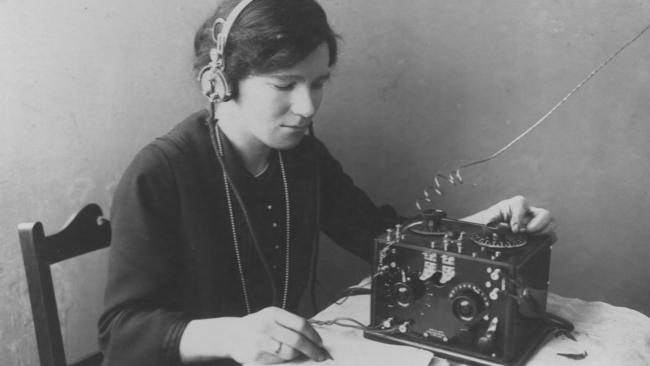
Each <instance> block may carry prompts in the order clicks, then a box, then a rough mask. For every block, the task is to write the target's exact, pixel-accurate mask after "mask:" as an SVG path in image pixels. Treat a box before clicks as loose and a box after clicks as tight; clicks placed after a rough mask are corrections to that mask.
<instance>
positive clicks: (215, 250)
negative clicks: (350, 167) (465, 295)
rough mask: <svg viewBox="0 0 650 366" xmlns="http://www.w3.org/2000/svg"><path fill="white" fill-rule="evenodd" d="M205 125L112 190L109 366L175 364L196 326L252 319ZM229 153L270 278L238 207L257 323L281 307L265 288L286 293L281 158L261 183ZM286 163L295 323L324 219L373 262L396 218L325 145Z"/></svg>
mask: <svg viewBox="0 0 650 366" xmlns="http://www.w3.org/2000/svg"><path fill="white" fill-rule="evenodd" d="M207 117H208V114H207V112H199V113H196V114H194V115H192V116H190V117H188V118H187V119H186V120H185V121H183V122H181V123H180V124H178V125H177V126H176V127H175V128H174V129H173V130H172V131H170V132H169V133H167V134H166V135H165V136H163V137H160V138H158V139H156V140H155V141H153V142H152V143H150V144H149V145H147V146H146V147H145V148H144V149H142V150H141V151H140V152H139V153H138V154H137V155H136V157H135V158H134V160H133V162H132V163H131V164H130V165H129V167H128V168H127V170H126V172H125V173H124V176H123V177H122V179H121V181H120V184H119V186H118V188H117V191H116V193H115V197H114V201H113V205H112V208H111V223H112V227H113V238H112V241H111V249H110V258H109V272H108V283H107V287H106V294H105V310H104V313H103V314H102V316H101V318H100V320H99V341H100V347H101V348H102V350H103V352H104V357H105V360H104V365H106V366H108V365H120V366H128V365H138V366H146V365H176V364H180V361H179V358H178V347H179V342H180V336H181V334H182V332H183V330H184V328H185V326H186V325H187V323H188V322H189V321H190V320H192V319H200V318H210V317H219V316H243V315H246V309H245V305H244V299H243V294H242V286H241V284H240V275H239V272H238V268H237V262H236V259H235V250H234V245H233V237H232V228H231V223H230V216H229V210H228V206H227V203H226V194H225V187H224V181H223V175H222V169H221V166H220V165H219V162H218V160H217V158H216V156H215V151H214V149H213V147H212V145H211V142H210V133H209V129H208V125H207V122H206V121H207ZM222 141H223V142H224V149H225V152H224V160H225V163H226V168H227V171H228V173H229V176H230V178H231V179H232V181H233V182H234V184H235V185H236V187H237V188H238V190H239V191H240V192H241V196H242V199H243V201H244V204H245V206H246V209H247V211H248V214H249V217H250V220H251V223H252V226H253V228H254V230H255V231H256V237H257V238H258V239H259V246H260V249H261V252H262V254H263V255H264V257H265V260H266V262H267V263H268V265H269V267H270V270H271V272H272V274H273V276H272V278H269V276H268V275H267V274H266V273H267V272H266V271H265V270H263V262H262V260H261V259H260V255H259V254H258V253H257V251H256V249H255V247H254V246H253V244H252V237H251V235H250V232H249V230H248V227H247V225H246V222H245V220H244V216H243V214H242V210H241V208H240V206H239V204H238V203H237V201H236V200H235V197H234V195H233V196H232V199H233V205H232V207H233V211H234V214H235V223H236V232H237V235H238V240H239V250H240V255H241V262H242V267H243V271H244V278H245V281H246V285H247V287H248V296H249V300H250V305H251V310H252V311H253V312H255V311H257V310H260V309H262V308H264V307H267V306H271V305H274V303H273V296H272V292H271V282H270V281H275V286H276V288H277V292H278V295H280V296H279V297H280V298H281V297H282V296H281V294H282V292H283V289H284V274H285V255H286V247H285V235H286V226H285V225H286V220H285V214H286V211H285V195H284V185H283V182H282V176H281V171H280V166H279V161H278V155H277V154H276V153H272V154H271V159H270V163H269V167H268V169H267V170H266V172H264V173H263V174H262V175H261V176H259V177H257V178H256V177H253V176H252V175H251V174H250V173H249V172H248V171H247V170H246V169H245V168H244V166H243V164H242V162H241V161H240V160H239V157H238V155H237V154H236V153H235V152H234V151H233V149H232V146H231V145H230V143H229V142H228V140H227V139H225V137H224V138H223V139H222ZM282 159H283V162H284V166H285V171H286V177H287V184H288V187H289V201H290V223H291V225H290V229H291V230H290V249H289V255H290V264H289V291H288V299H287V310H289V311H295V310H296V307H297V305H298V301H299V299H300V297H301V295H302V293H303V291H304V290H305V289H306V287H307V285H308V284H307V282H308V274H309V271H310V266H311V261H310V258H311V257H312V253H313V249H314V243H315V238H316V235H318V232H319V230H318V228H317V227H316V221H317V218H318V219H319V222H320V230H322V231H323V232H324V233H326V234H327V235H328V236H330V237H331V238H332V239H333V240H334V241H335V242H336V243H338V244H339V245H341V246H343V247H344V248H346V249H347V250H349V251H350V252H352V253H354V254H355V255H357V256H359V257H361V258H364V259H366V260H368V261H369V260H370V259H371V256H372V239H373V238H374V237H375V236H376V235H378V234H379V233H380V232H381V231H382V230H383V229H384V228H386V227H388V226H390V225H393V224H395V223H396V222H397V217H396V215H395V213H394V210H393V209H392V208H390V207H387V206H384V207H382V208H378V207H376V206H375V205H374V204H373V203H372V202H371V201H370V199H369V198H368V197H367V196H366V195H365V194H364V193H363V192H362V191H361V190H360V189H359V188H358V187H356V186H355V185H354V184H353V182H352V180H351V179H350V177H349V176H348V175H346V174H345V173H344V172H343V170H342V169H341V165H340V164H339V163H338V162H337V161H336V160H335V159H334V158H333V157H332V156H331V155H330V154H329V152H328V151H327V149H326V148H325V146H324V145H323V144H322V143H321V142H320V141H319V140H318V139H316V138H314V137H312V136H306V137H305V138H304V139H303V140H302V142H301V143H300V144H299V145H298V146H296V147H295V148H293V149H291V150H288V151H283V152H282ZM317 180H318V181H319V183H320V184H316V182H317ZM317 187H319V188H317ZM317 192H319V194H320V201H319V204H318V203H317V202H318V200H317V199H316V197H317ZM317 206H319V207H320V211H319V212H318V215H317V214H316V210H317ZM275 305H279V304H277V303H275ZM214 364H216V365H227V364H234V362H233V361H230V360H224V361H221V362H217V363H214Z"/></svg>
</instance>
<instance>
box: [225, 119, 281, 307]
mask: <svg viewBox="0 0 650 366" xmlns="http://www.w3.org/2000/svg"><path fill="white" fill-rule="evenodd" d="M214 134H215V135H216V141H217V148H218V153H219V155H220V156H223V155H224V154H223V145H222V143H221V134H220V133H219V132H218V128H217V127H216V126H215V128H214ZM278 161H279V163H280V172H281V175H282V185H283V188H284V205H285V222H286V228H285V257H284V291H283V293H282V308H283V309H285V308H286V306H287V296H288V293H289V262H290V250H289V249H290V247H291V205H290V201H289V185H288V183H287V174H286V172H285V169H284V160H283V159H282V153H281V152H280V151H278ZM222 170H223V183H224V187H225V191H226V203H227V205H228V215H229V216H230V229H231V232H232V238H233V246H234V248H235V260H236V262H237V270H238V271H239V281H240V283H241V288H242V293H243V296H244V304H245V306H246V313H247V314H250V313H251V306H250V300H249V297H248V287H247V285H246V277H245V276H244V267H243V265H242V260H241V254H240V251H239V240H238V235H237V226H236V225H235V213H234V210H233V205H232V196H231V193H230V190H231V189H232V188H231V187H230V184H229V182H228V175H227V173H226V170H225V167H224V168H223V169H222ZM251 235H255V234H254V233H251ZM271 281H273V279H271Z"/></svg>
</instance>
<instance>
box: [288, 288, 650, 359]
mask: <svg viewBox="0 0 650 366" xmlns="http://www.w3.org/2000/svg"><path fill="white" fill-rule="evenodd" d="M547 310H548V311H549V312H551V313H553V314H556V315H559V316H562V317H564V318H565V319H568V320H570V321H571V322H573V324H574V325H575V331H574V332H573V335H574V336H575V338H576V340H575V341H574V340H571V339H569V338H567V337H564V336H560V337H556V338H552V339H551V340H550V341H549V342H548V343H546V344H545V345H544V346H543V347H542V348H541V349H540V350H539V351H538V352H537V353H536V354H535V355H534V356H533V357H532V358H531V359H530V360H529V362H528V364H527V365H528V366H547V365H553V366H565V365H566V366H569V365H570V366H604V365H626V366H637V365H638V366H647V365H650V318H648V317H647V316H645V315H644V314H642V313H640V312H637V311H635V310H631V309H628V308H623V307H617V306H612V305H609V304H607V303H604V302H599V301H584V300H580V299H575V298H566V297H562V296H559V295H556V294H552V293H549V294H548V301H547ZM369 312H370V295H359V296H354V297H350V298H349V299H348V300H347V301H345V302H344V303H343V304H341V305H337V304H332V305H330V306H329V307H328V308H326V309H325V310H323V311H322V312H320V313H318V314H317V315H316V316H315V317H314V319H319V320H330V319H334V318H336V317H351V318H354V319H356V320H358V321H360V322H363V323H364V324H368V322H369V320H370V316H369ZM316 330H317V331H318V332H319V333H320V334H321V336H322V337H323V340H324V344H325V347H326V348H328V350H329V351H330V353H331V354H332V356H333V358H334V360H333V361H325V362H321V363H317V362H313V361H310V360H304V359H302V360H297V361H292V362H289V363H287V364H285V365H303V366H307V365H314V366H316V365H320V366H326V365H331V366H346V365H373V366H380V365H386V366H389V365H409V366H411V365H413V366H456V365H459V364H458V363H454V362H449V361H447V360H444V359H440V358H436V357H434V355H433V354H432V353H430V352H429V351H425V350H421V349H416V348H413V347H407V346H394V345H387V344H384V343H379V342H374V341H371V340H368V339H365V338H364V337H363V334H362V332H361V331H360V330H356V329H352V328H344V327H338V326H327V327H320V326H318V327H316ZM583 352H586V353H587V357H585V358H584V359H581V360H574V359H570V358H566V357H564V356H561V355H558V353H567V354H580V353H583Z"/></svg>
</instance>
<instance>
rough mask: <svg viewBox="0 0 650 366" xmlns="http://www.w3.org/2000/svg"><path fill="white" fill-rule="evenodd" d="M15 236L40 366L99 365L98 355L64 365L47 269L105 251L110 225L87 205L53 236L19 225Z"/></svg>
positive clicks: (40, 228) (30, 225) (37, 224)
mask: <svg viewBox="0 0 650 366" xmlns="http://www.w3.org/2000/svg"><path fill="white" fill-rule="evenodd" d="M18 235H19V237H20V245H21V247H22V251H23V261H24V263H25V272H26V274H27V287H28V289H29V298H30V301H31V304H32V314H33V315H34V328H35V331H36V342H37V345H38V355H39V358H40V360H41V366H64V365H71V366H72V365H74V366H91V365H99V364H100V363H101V361H102V354H101V353H100V352H99V351H97V352H94V353H92V354H90V355H88V356H86V357H84V358H82V359H81V360H79V361H77V362H73V363H70V364H68V363H66V357H65V351H64V348H63V339H62V337H61V324H60V322H59V314H58V308H57V304H56V298H55V295H54V285H53V283H52V273H51V271H50V265H52V264H54V263H57V262H60V261H63V260H66V259H69V258H72V257H76V256H79V255H82V254H86V253H88V252H91V251H94V250H97V249H101V248H105V247H108V246H109V244H110V239H111V226H110V222H109V221H108V220H107V219H105V218H104V217H102V210H101V208H100V207H99V206H97V205H96V204H90V205H87V206H86V207H84V208H83V209H81V211H79V212H78V213H77V214H76V215H75V216H74V217H73V218H72V219H71V220H70V221H69V222H68V223H67V224H66V225H65V227H64V228H63V229H62V230H61V231H59V232H58V233H56V234H52V235H49V236H45V234H44V231H43V225H42V224H41V223H40V222H35V223H23V224H20V225H18Z"/></svg>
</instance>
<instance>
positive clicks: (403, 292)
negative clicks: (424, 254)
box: [392, 278, 426, 308]
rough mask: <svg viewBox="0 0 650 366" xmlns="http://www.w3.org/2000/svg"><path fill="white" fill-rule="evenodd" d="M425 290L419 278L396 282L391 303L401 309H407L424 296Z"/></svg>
mask: <svg viewBox="0 0 650 366" xmlns="http://www.w3.org/2000/svg"><path fill="white" fill-rule="evenodd" d="M425 290H426V288H425V285H424V282H422V280H420V279H419V278H412V279H410V280H408V281H406V282H398V283H396V284H395V285H393V290H392V295H393V302H394V303H395V305H397V306H399V307H401V308H408V307H409V306H411V305H412V304H413V302H415V301H417V300H419V299H420V298H422V296H424V293H425Z"/></svg>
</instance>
